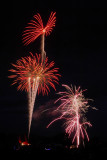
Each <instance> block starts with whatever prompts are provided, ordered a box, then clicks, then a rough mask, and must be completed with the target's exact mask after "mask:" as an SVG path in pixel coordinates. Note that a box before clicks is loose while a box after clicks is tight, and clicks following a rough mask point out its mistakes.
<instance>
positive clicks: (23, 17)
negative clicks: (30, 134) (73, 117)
mask: <svg viewBox="0 0 107 160" xmlns="http://www.w3.org/2000/svg"><path fill="white" fill-rule="evenodd" d="M70 2H71V1H61V3H60V1H57V2H56V1H50V2H47V1H42V0H39V1H35V0H30V1H24V0H23V2H22V1H11V2H10V1H9V2H6V1H4V2H2V3H1V9H0V12H1V13H0V22H1V24H0V28H1V29H0V44H1V46H0V69H1V76H0V82H1V83H0V91H1V92H0V132H3V133H8V132H9V133H10V132H13V133H14V132H19V134H20V132H24V131H25V130H26V127H27V95H26V93H25V92H20V91H18V92H17V89H16V86H10V85H11V83H12V80H10V79H8V75H9V72H8V70H9V69H10V68H11V63H15V62H16V60H17V59H19V58H20V57H23V56H27V55H29V52H30V51H32V52H33V53H36V52H39V47H40V38H38V39H37V40H36V41H35V42H34V43H32V44H30V45H29V46H27V47H25V46H23V44H22V32H23V30H24V27H25V26H26V25H27V23H28V22H29V21H30V20H31V19H32V17H33V15H34V14H36V13H40V14H41V16H42V19H43V21H44V23H46V22H47V19H48V17H49V15H50V12H51V11H56V17H57V21H56V27H55V28H54V30H53V32H52V33H51V35H50V36H48V37H46V41H45V50H46V53H47V56H48V57H49V59H50V61H51V60H54V61H55V65H56V67H59V68H60V70H59V71H60V74H61V75H62V77H61V78H60V83H59V86H58V85H57V86H56V88H57V92H58V91H61V90H62V91H63V87H62V86H61V85H62V84H67V85H70V84H73V85H76V86H81V88H82V89H87V91H86V92H85V93H84V94H85V97H86V98H91V99H93V100H94V101H93V102H92V103H91V105H92V106H95V107H96V108H98V109H99V110H98V111H93V110H89V113H88V114H87V117H88V120H89V121H90V122H91V123H92V124H93V127H92V128H91V129H90V130H91V132H90V134H92V135H91V136H93V135H95V136H102V135H104V136H105V137H106V135H107V129H106V126H107V87H106V83H107V5H106V4H104V3H103V2H102V1H92V2H91V1H90V2H89V3H88V2H85V1H82V0H81V1H79V0H78V1H76V0H74V1H72V3H70ZM54 97H55V91H54V90H53V89H51V93H50V94H49V96H48V97H47V96H45V97H42V96H41V95H40V96H37V100H36V103H35V108H36V105H37V106H38V108H39V106H41V105H43V104H44V106H46V103H48V102H49V100H52V99H54ZM56 97H57V96H56ZM50 107H51V106H50ZM38 108H37V109H38ZM44 118H45V119H48V120H49V118H47V117H44ZM42 120H43V119H42ZM34 122H35V123H38V127H37V126H36V125H35V124H34ZM43 122H44V121H42V122H41V121H40V120H39V119H38V120H37V121H36V120H34V121H33V122H32V123H33V125H32V126H33V127H35V129H34V128H33V129H32V131H33V130H37V129H38V130H39V131H40V132H41V131H42V133H47V132H48V131H49V132H51V130H48V131H45V129H44V128H45V127H44V126H45V125H46V122H45V123H43ZM39 124H40V126H39ZM42 127H43V128H42ZM57 129H58V127H57V125H56V126H54V128H52V131H53V130H54V132H55V133H57ZM106 138H107V137H106Z"/></svg>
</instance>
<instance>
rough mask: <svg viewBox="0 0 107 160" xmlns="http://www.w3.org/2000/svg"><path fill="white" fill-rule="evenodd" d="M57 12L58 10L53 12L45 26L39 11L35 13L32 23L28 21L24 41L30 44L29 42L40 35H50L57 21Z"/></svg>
mask: <svg viewBox="0 0 107 160" xmlns="http://www.w3.org/2000/svg"><path fill="white" fill-rule="evenodd" d="M55 14H56V12H51V14H50V17H49V19H48V22H47V24H46V26H45V27H44V26H43V22H42V18H41V16H40V14H39V13H37V14H36V15H34V16H33V18H34V20H31V21H30V23H28V26H27V27H26V28H25V31H24V32H23V39H22V41H23V43H24V44H25V45H28V44H29V43H31V42H33V41H35V39H36V38H37V37H39V36H40V35H44V34H45V35H46V36H48V35H50V33H51V32H52V30H53V27H54V26H55V22H56V16H55Z"/></svg>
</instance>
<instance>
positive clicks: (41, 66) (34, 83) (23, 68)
mask: <svg viewBox="0 0 107 160" xmlns="http://www.w3.org/2000/svg"><path fill="white" fill-rule="evenodd" d="M30 54H31V56H27V57H24V58H21V59H19V60H17V62H16V64H12V66H13V67H14V69H10V70H9V71H11V72H12V73H13V75H11V76H9V78H14V81H13V84H16V83H18V84H19V85H18V90H22V91H23V90H25V91H27V92H28V100H29V132H30V127H31V120H32V113H33V108H34V103H35V98H36V94H37V92H38V94H39V93H40V92H42V94H43V95H45V94H47V95H48V92H50V89H49V86H51V87H52V88H54V89H55V90H56V88H55V85H54V83H57V84H58V80H59V79H58V76H60V75H59V74H58V68H54V62H53V61H52V62H51V63H48V58H47V57H46V59H45V61H41V55H40V54H39V55H38V54H36V55H35V56H34V55H33V54H32V53H30ZM13 84H12V85H13Z"/></svg>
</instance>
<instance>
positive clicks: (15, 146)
mask: <svg viewBox="0 0 107 160" xmlns="http://www.w3.org/2000/svg"><path fill="white" fill-rule="evenodd" d="M3 138H4V137H2V139H1V138H0V139H1V141H0V155H1V156H2V157H3V159H4V158H7V159H9V158H11V159H29V160H32V159H35V160H38V159H46V160H51V159H55V160H57V159H60V160H61V159H62V160H63V159H64V160H68V159H71V160H77V159H78V160H95V159H105V157H106V154H107V143H106V142H105V141H99V140H98V139H97V140H96V139H92V140H91V141H90V142H89V143H86V144H85V146H80V147H79V148H78V149H77V148H75V146H72V145H71V144H70V143H69V142H67V141H66V143H65V141H58V140H56V141H55V140H49V139H45V140H44V139H42V140H41V139H38V138H37V139H32V140H31V142H32V143H31V145H29V146H21V145H20V144H19V143H18V142H17V141H16V142H15V141H14V140H13V141H11V140H8V141H7V139H5V140H3ZM11 138H12V137H11ZM14 142H15V143H14Z"/></svg>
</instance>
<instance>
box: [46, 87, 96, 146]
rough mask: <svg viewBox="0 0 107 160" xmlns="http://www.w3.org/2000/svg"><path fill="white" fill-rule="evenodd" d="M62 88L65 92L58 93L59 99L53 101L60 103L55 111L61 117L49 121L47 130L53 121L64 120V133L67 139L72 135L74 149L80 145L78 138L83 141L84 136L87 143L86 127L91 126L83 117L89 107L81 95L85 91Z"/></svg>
mask: <svg viewBox="0 0 107 160" xmlns="http://www.w3.org/2000/svg"><path fill="white" fill-rule="evenodd" d="M62 86H64V87H65V88H66V90H67V91H65V92H59V93H58V94H59V95H60V96H61V97H60V98H59V99H58V100H56V101H55V103H56V102H58V101H61V104H60V105H59V106H58V108H57V109H56V111H57V112H60V113H61V116H59V117H58V118H55V119H54V120H53V121H51V122H50V123H49V125H48V126H47V128H48V127H49V126H50V125H52V124H53V123H54V122H55V121H57V120H60V119H64V120H65V123H64V126H65V132H66V133H67V134H68V135H69V137H70V136H71V135H72V134H74V136H73V140H72V143H74V141H75V140H76V147H77V148H78V147H79V145H80V137H82V139H84V138H85V136H86V137H87V140H88V141H89V136H88V133H87V131H86V125H88V126H89V127H91V126H92V125H91V123H90V122H87V121H86V117H84V116H85V113H86V112H87V110H88V108H89V107H90V106H89V105H88V99H85V97H84V95H83V92H84V91H85V90H80V87H78V88H76V87H74V88H73V87H72V85H71V87H69V86H67V85H62ZM93 109H95V108H93ZM80 121H82V122H80Z"/></svg>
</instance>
